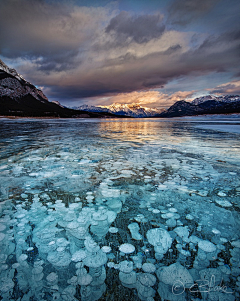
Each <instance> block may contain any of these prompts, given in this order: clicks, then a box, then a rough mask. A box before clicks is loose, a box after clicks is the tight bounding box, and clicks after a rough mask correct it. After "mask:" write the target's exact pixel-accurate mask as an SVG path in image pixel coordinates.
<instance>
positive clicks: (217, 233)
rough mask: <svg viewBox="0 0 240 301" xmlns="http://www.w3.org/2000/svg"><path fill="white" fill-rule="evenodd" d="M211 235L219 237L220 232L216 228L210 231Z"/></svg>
mask: <svg viewBox="0 0 240 301" xmlns="http://www.w3.org/2000/svg"><path fill="white" fill-rule="evenodd" d="M212 233H214V234H216V235H220V234H221V232H220V231H219V230H218V229H216V228H213V229H212Z"/></svg>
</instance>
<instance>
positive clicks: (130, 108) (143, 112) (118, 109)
mask: <svg viewBox="0 0 240 301" xmlns="http://www.w3.org/2000/svg"><path fill="white" fill-rule="evenodd" d="M77 109H78V110H83V111H88V112H109V113H112V114H116V115H123V116H129V117H138V118H141V117H153V116H156V115H157V114H160V113H161V112H162V110H159V109H151V108H147V107H142V106H141V105H139V104H137V103H132V104H119V103H114V104H112V105H109V106H96V107H95V106H88V105H82V106H80V107H78V108H77Z"/></svg>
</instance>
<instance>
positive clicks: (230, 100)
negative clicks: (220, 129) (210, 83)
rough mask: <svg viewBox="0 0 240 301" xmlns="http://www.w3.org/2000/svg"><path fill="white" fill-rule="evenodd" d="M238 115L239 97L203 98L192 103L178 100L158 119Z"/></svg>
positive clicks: (209, 96)
mask: <svg viewBox="0 0 240 301" xmlns="http://www.w3.org/2000/svg"><path fill="white" fill-rule="evenodd" d="M230 113H240V96H239V95H226V96H212V95H208V96H203V97H199V98H195V99H194V100H193V101H192V102H187V101H185V100H180V101H177V102H175V104H174V105H172V106H171V107H170V108H169V109H167V110H166V111H164V112H162V113H161V114H159V115H158V117H164V118H168V117H181V116H195V115H205V114H230Z"/></svg>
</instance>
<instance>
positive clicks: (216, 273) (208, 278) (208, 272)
mask: <svg viewBox="0 0 240 301" xmlns="http://www.w3.org/2000/svg"><path fill="white" fill-rule="evenodd" d="M199 275H200V278H201V279H203V280H204V281H205V282H207V283H208V287H209V288H212V289H213V288H215V286H216V285H218V284H220V283H221V281H222V273H221V272H220V270H219V269H216V268H207V269H203V270H201V271H200V272H199ZM213 279H214V281H213Z"/></svg>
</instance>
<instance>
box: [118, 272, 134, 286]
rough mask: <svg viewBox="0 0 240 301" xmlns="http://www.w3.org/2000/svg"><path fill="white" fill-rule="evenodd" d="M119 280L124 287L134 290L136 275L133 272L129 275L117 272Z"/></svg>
mask: <svg viewBox="0 0 240 301" xmlns="http://www.w3.org/2000/svg"><path fill="white" fill-rule="evenodd" d="M119 279H120V281H121V282H122V284H123V285H124V286H126V287H129V288H134V286H135V283H136V282H137V274H136V272H134V271H132V272H131V273H124V272H119Z"/></svg>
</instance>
